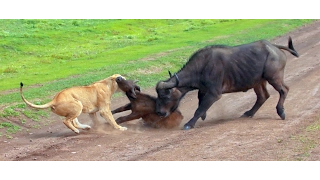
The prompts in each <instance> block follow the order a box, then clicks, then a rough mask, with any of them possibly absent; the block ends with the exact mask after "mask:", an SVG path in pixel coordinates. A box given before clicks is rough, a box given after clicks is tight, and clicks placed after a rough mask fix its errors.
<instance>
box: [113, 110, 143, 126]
mask: <svg viewBox="0 0 320 180" xmlns="http://www.w3.org/2000/svg"><path fill="white" fill-rule="evenodd" d="M140 117H141V115H140V114H139V113H134V112H133V113H131V114H129V115H127V116H122V117H119V118H118V119H117V120H116V122H117V123H118V124H121V123H124V122H127V121H131V120H134V119H139V118H140Z"/></svg>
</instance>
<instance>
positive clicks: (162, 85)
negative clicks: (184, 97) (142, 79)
mask: <svg viewBox="0 0 320 180" xmlns="http://www.w3.org/2000/svg"><path fill="white" fill-rule="evenodd" d="M174 76H175V79H176V81H175V82H173V81H172V80H170V81H168V82H164V81H160V82H159V83H158V84H157V89H171V88H173V87H176V86H178V84H179V78H178V75H177V74H176V73H174Z"/></svg>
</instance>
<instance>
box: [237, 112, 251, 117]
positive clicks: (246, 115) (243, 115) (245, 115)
mask: <svg viewBox="0 0 320 180" xmlns="http://www.w3.org/2000/svg"><path fill="white" fill-rule="evenodd" d="M249 117H250V118H251V117H252V116H251V115H249V113H246V112H245V113H244V114H242V116H240V118H249Z"/></svg>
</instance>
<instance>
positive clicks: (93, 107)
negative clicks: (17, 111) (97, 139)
mask: <svg viewBox="0 0 320 180" xmlns="http://www.w3.org/2000/svg"><path fill="white" fill-rule="evenodd" d="M117 77H122V76H121V75H120V74H114V75H112V76H110V77H108V78H106V79H103V80H101V81H98V82H95V83H93V84H91V85H88V86H79V87H71V88H68V89H64V90H62V91H60V92H59V93H58V94H57V95H56V96H55V97H54V98H53V100H52V101H50V102H48V103H47V104H44V105H35V104H32V103H31V102H29V101H27V100H26V99H25V98H24V96H23V94H22V86H23V84H22V83H21V87H20V94H21V98H22V99H23V101H24V102H25V103H26V104H27V105H29V106H31V107H33V108H38V109H45V108H51V111H52V112H53V113H55V114H57V115H59V116H64V117H66V118H65V120H64V121H63V123H64V124H65V125H66V126H67V127H68V128H69V129H71V130H72V131H74V132H75V133H79V130H78V129H77V128H81V129H90V128H91V127H90V126H88V125H84V124H81V123H79V121H78V119H77V117H78V116H79V115H80V114H81V113H89V115H90V118H91V119H92V120H93V122H97V115H96V112H98V111H99V112H100V115H101V116H102V117H103V118H104V119H106V120H107V121H108V122H109V123H110V124H111V125H112V126H113V127H114V128H116V129H119V130H122V131H123V130H126V129H127V128H126V127H122V126H119V125H118V124H117V123H116V122H115V120H114V118H113V116H112V113H111V111H110V103H111V96H112V94H113V93H115V92H116V91H118V90H119V89H118V85H117V83H116V81H115V80H116V78H117Z"/></svg>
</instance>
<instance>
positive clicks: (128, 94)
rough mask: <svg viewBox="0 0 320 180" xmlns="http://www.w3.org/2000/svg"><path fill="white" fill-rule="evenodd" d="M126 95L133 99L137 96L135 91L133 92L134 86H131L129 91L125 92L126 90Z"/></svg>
mask: <svg viewBox="0 0 320 180" xmlns="http://www.w3.org/2000/svg"><path fill="white" fill-rule="evenodd" d="M126 95H127V96H128V97H131V98H133V99H136V98H137V95H136V92H134V88H132V89H131V90H130V91H127V92H126Z"/></svg>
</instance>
